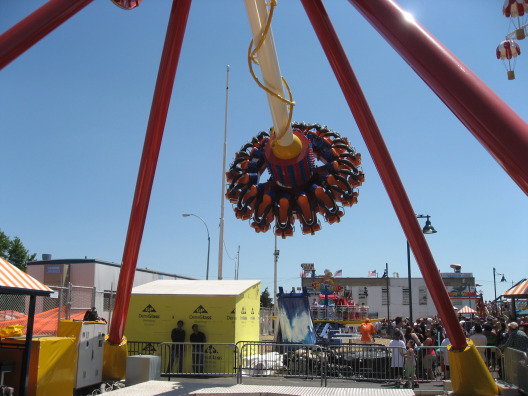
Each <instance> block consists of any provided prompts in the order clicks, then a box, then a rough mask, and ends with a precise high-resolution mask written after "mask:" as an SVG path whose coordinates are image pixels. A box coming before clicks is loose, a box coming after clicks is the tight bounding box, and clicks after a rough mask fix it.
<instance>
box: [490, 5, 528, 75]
mask: <svg viewBox="0 0 528 396" xmlns="http://www.w3.org/2000/svg"><path fill="white" fill-rule="evenodd" d="M502 14H503V15H504V16H505V17H506V18H508V20H509V21H510V26H513V28H514V30H513V31H511V32H509V33H508V34H506V40H504V41H502V42H501V43H500V44H499V45H498V46H497V50H496V55H497V59H500V60H501V61H502V63H503V64H504V68H505V69H506V72H507V75H508V80H514V79H515V70H514V69H515V64H516V63H517V56H519V55H520V54H521V48H520V46H519V43H517V41H515V39H517V40H523V39H524V38H525V37H526V30H527V28H528V24H527V23H526V21H527V18H528V0H504V5H503V6H502Z"/></svg>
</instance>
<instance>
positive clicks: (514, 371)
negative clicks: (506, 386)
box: [504, 348, 528, 394]
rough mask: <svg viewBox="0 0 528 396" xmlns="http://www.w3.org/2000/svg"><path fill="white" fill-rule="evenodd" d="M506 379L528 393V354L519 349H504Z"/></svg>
mask: <svg viewBox="0 0 528 396" xmlns="http://www.w3.org/2000/svg"><path fill="white" fill-rule="evenodd" d="M504 379H505V381H506V382H508V383H510V384H512V385H515V386H517V387H518V388H519V390H520V391H522V392H523V393H524V394H527V393H528V355H527V354H526V352H523V351H519V350H518V349H512V348H506V349H505V351H504Z"/></svg>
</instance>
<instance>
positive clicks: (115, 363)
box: [103, 336, 128, 381]
mask: <svg viewBox="0 0 528 396" xmlns="http://www.w3.org/2000/svg"><path fill="white" fill-rule="evenodd" d="M105 338H106V339H105V345H104V352H103V381H108V380H121V379H125V377H126V360H127V357H128V349H127V339H126V337H123V339H122V340H121V343H120V344H119V345H115V344H111V343H110V341H108V336H106V337H105Z"/></svg>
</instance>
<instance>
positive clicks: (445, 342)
mask: <svg viewBox="0 0 528 396" xmlns="http://www.w3.org/2000/svg"><path fill="white" fill-rule="evenodd" d="M450 343H451V342H450V341H449V337H446V338H444V340H443V341H442V343H441V344H440V353H441V354H442V355H441V356H442V365H443V366H444V379H446V380H448V379H451V371H450V370H449V353H448V350H447V347H448V346H449V344H450Z"/></svg>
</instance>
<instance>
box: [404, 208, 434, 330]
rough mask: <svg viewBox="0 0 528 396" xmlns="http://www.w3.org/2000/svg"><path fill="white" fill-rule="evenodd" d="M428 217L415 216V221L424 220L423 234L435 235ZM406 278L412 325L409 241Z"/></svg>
mask: <svg viewBox="0 0 528 396" xmlns="http://www.w3.org/2000/svg"><path fill="white" fill-rule="evenodd" d="M429 217H431V216H429V215H425V216H424V215H421V214H420V215H416V218H417V219H425V218H427V220H426V221H425V226H424V228H423V229H422V231H423V233H424V234H435V233H436V232H437V231H436V230H435V229H434V227H433V226H432V225H431V221H430V220H429ZM407 277H408V279H409V322H411V324H412V323H413V304H412V285H411V247H410V246H409V241H407Z"/></svg>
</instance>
